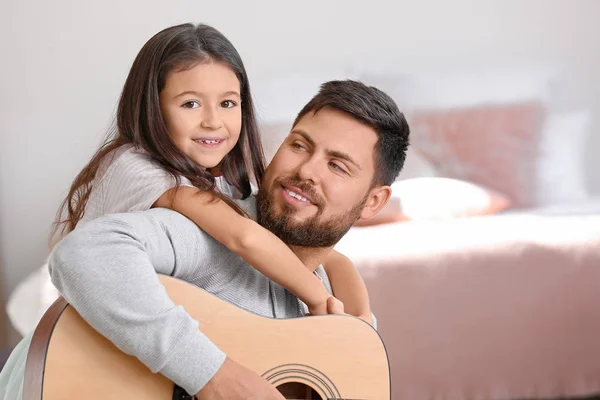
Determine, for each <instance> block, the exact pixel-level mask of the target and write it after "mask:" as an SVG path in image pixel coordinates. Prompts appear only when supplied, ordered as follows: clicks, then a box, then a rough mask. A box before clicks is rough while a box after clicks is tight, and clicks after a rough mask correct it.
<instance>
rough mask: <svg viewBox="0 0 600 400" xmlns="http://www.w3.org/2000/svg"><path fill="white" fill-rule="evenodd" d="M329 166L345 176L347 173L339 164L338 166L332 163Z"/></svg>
mask: <svg viewBox="0 0 600 400" xmlns="http://www.w3.org/2000/svg"><path fill="white" fill-rule="evenodd" d="M329 165H330V166H331V168H333V169H334V170H336V171H338V172H343V173H344V174H345V173H347V172H346V170H345V169H344V168H343V167H341V166H340V165H339V164H337V163H335V162H333V161H332V162H330V163H329Z"/></svg>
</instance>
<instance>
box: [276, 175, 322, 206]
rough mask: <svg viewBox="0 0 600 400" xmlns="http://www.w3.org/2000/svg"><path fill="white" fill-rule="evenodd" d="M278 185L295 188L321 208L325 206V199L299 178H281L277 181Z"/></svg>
mask: <svg viewBox="0 0 600 400" xmlns="http://www.w3.org/2000/svg"><path fill="white" fill-rule="evenodd" d="M275 184H276V185H284V186H295V187H297V188H298V189H300V190H301V191H303V192H304V193H305V194H306V195H307V196H308V197H310V199H311V200H312V202H313V203H315V205H316V206H317V207H319V208H321V207H322V206H323V198H322V197H321V196H320V195H319V194H318V193H317V191H316V190H315V188H314V186H313V185H311V184H310V183H308V182H306V181H303V180H300V179H298V178H289V177H281V178H277V179H276V180H275Z"/></svg>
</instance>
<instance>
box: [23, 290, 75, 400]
mask: <svg viewBox="0 0 600 400" xmlns="http://www.w3.org/2000/svg"><path fill="white" fill-rule="evenodd" d="M67 305H68V304H67V301H66V300H65V299H64V298H62V297H59V298H58V299H56V301H55V302H54V303H53V304H52V305H51V306H50V308H48V310H47V311H46V312H45V313H44V316H43V317H42V319H41V320H40V322H39V323H38V325H37V327H36V328H35V332H33V337H32V338H31V345H29V352H28V353H27V361H26V363H25V381H24V385H23V400H41V399H42V389H43V385H44V368H45V366H46V354H47V353H48V346H49V345H50V338H51V337H52V332H53V331H54V327H55V326H56V322H57V321H58V319H59V318H60V315H61V314H62V313H63V311H64V310H65V308H66V307H67Z"/></svg>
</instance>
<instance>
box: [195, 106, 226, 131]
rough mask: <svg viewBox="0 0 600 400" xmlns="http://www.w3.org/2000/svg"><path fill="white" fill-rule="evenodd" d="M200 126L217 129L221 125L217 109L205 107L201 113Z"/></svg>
mask: <svg viewBox="0 0 600 400" xmlns="http://www.w3.org/2000/svg"><path fill="white" fill-rule="evenodd" d="M200 126H201V127H202V128H204V129H211V130H217V129H220V128H221V127H222V126H223V122H222V121H221V119H220V118H219V113H218V112H217V110H215V109H214V108H211V107H206V108H205V109H204V112H203V113H202V121H201V122H200Z"/></svg>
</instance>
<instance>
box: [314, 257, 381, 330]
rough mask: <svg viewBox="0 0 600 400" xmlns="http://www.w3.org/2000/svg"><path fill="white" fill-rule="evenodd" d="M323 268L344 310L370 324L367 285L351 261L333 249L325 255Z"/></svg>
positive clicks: (371, 322) (371, 321)
mask: <svg viewBox="0 0 600 400" xmlns="http://www.w3.org/2000/svg"><path fill="white" fill-rule="evenodd" d="M323 268H325V272H327V276H328V277H329V281H330V282H331V288H332V289H333V294H334V295H335V297H337V298H338V299H340V301H341V302H342V303H344V311H345V312H346V313H347V314H350V315H354V316H355V317H359V318H361V319H363V320H365V321H367V322H368V323H369V324H371V325H372V324H373V320H372V318H371V306H370V305H369V294H368V292H367V287H366V286H365V283H364V282H363V280H362V278H361V277H360V275H359V273H358V271H357V270H356V268H355V267H354V264H352V261H351V260H350V259H349V258H348V257H346V256H344V255H343V254H340V253H338V252H337V251H335V250H333V251H332V252H331V253H329V256H327V259H326V260H325V264H324V265H323Z"/></svg>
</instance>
